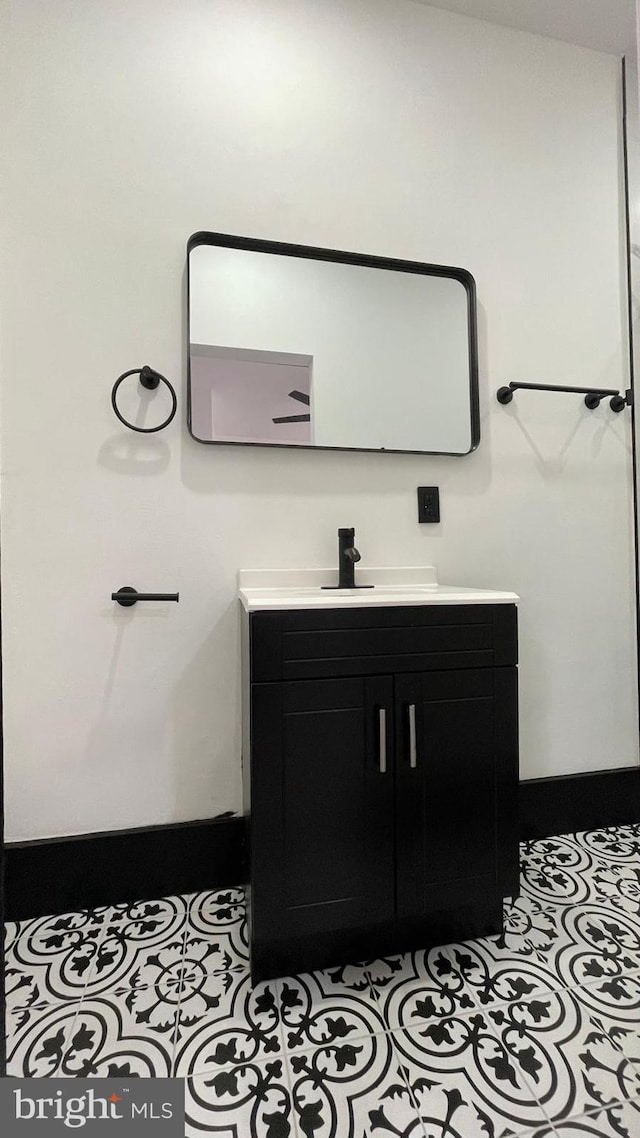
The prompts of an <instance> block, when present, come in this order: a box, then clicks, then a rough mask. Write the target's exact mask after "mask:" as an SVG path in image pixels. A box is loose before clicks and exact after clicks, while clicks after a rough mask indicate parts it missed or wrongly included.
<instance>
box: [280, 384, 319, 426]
mask: <svg viewBox="0 0 640 1138" xmlns="http://www.w3.org/2000/svg"><path fill="white" fill-rule="evenodd" d="M289 399H297V401H298V403H304V405H305V407H309V406H310V405H311V399H310V397H309V396H308V395H305V393H304V391H290V392H289ZM272 421H273V422H274V423H310V422H311V415H278V416H277V418H275V419H273V420H272Z"/></svg>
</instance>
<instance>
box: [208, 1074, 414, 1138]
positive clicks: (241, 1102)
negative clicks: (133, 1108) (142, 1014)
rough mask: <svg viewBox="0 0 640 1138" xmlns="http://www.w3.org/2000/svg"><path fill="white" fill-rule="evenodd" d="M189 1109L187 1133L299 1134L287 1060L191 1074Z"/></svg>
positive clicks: (266, 1137)
mask: <svg viewBox="0 0 640 1138" xmlns="http://www.w3.org/2000/svg"><path fill="white" fill-rule="evenodd" d="M185 1108H186V1127H185V1135H186V1138H196V1136H201V1135H202V1134H209V1133H212V1132H213V1133H215V1134H216V1135H219V1136H220V1138H240V1135H242V1138H245V1136H246V1138H258V1136H260V1138H290V1136H292V1138H293V1134H294V1130H293V1121H292V1114H293V1111H292V1105H291V1093H290V1091H289V1085H288V1080H287V1075H286V1069H285V1063H284V1060H283V1059H271V1060H269V1061H268V1062H266V1063H245V1064H243V1065H242V1066H241V1067H233V1068H231V1069H230V1070H226V1071H220V1072H217V1073H215V1072H212V1073H211V1074H207V1075H198V1076H196V1077H194V1078H191V1079H186V1080H185ZM420 1138H423V1136H422V1135H421V1136H420Z"/></svg>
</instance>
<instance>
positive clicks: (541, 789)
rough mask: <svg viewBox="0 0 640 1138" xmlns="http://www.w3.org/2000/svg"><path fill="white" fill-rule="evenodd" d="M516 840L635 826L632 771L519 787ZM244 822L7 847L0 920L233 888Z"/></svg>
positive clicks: (637, 779)
mask: <svg viewBox="0 0 640 1138" xmlns="http://www.w3.org/2000/svg"><path fill="white" fill-rule="evenodd" d="M519 803H520V830H519V833H520V838H521V840H522V841H527V840H529V841H531V840H533V839H535V838H546V837H551V836H553V835H554V834H570V833H574V832H575V831H576V830H596V829H601V828H603V827H605V826H619V825H623V824H624V823H628V822H640V767H624V768H623V769H621V770H614V771H596V772H595V773H594V774H580V775H567V776H559V777H557V778H538V779H531V780H529V781H527V782H521V783H520V799H519ZM243 834H244V824H243V820H242V818H239V817H236V816H235V815H222V816H221V817H218V818H206V819H204V820H203V821H199V822H182V823H179V824H177V825H173V826H146V827H143V828H141V829H136V830H114V831H112V832H110V833H102V834H81V835H80V836H78V837H73V838H50V839H43V840H42V841H35V842H10V843H9V844H8V845H7V846H5V866H6V869H5V874H6V920H8V921H21V920H26V919H27V918H29V917H40V916H48V915H49V914H53V913H69V912H74V911H76V910H79V909H91V908H94V907H96V906H100V905H114V904H117V903H118V902H123V901H145V900H151V899H154V898H157V897H170V896H172V895H175V894H179V893H197V892H199V891H201V890H207V889H216V888H225V887H226V886H231V885H240V884H241V883H242V882H243V881H244V880H245V874H244V865H243Z"/></svg>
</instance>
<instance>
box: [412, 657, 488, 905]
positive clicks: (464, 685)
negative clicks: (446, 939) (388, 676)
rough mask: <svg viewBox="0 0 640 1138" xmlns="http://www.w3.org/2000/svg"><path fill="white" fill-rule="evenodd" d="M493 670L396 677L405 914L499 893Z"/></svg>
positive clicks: (462, 903)
mask: <svg viewBox="0 0 640 1138" xmlns="http://www.w3.org/2000/svg"><path fill="white" fill-rule="evenodd" d="M501 670H502V669H501ZM494 674H495V669H493V668H482V669H468V670H466V669H465V670H464V671H459V672H457V671H450V672H427V673H417V674H416V675H413V676H398V677H396V681H395V693H396V778H397V801H398V818H397V896H398V914H399V916H418V915H420V914H421V913H423V912H427V911H429V910H433V909H439V908H453V907H456V906H458V905H466V904H468V903H469V902H473V901H479V900H480V899H481V898H482V897H483V896H485V897H486V896H490V895H491V893H492V892H495V890H496V888H497V885H496V869H497V863H496V857H497V855H496V840H497V819H496V762H497V760H496V724H495V719H496V712H497V708H496V697H495V685H494Z"/></svg>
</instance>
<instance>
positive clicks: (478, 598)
mask: <svg viewBox="0 0 640 1138" xmlns="http://www.w3.org/2000/svg"><path fill="white" fill-rule="evenodd" d="M336 577H337V574H336V570H335V569H334V568H332V569H282V570H279V569H266V570H261V569H241V570H240V572H239V574H238V596H239V598H240V601H241V603H242V605H243V607H244V608H245V609H246V611H247V612H259V611H261V610H265V609H307V608H308V609H320V608H372V607H379V606H381V605H386V606H391V605H434V604H436V605H460V604H471V605H481V604H486V605H495V604H514V602H516V601H517V600H518V596H517V594H516V593H512V592H506V591H504V590H494V589H474V588H470V587H469V586H467V585H460V586H458V585H440V584H438V578H437V573H436V570H435V568H434V567H433V566H432V565H421V566H416V565H411V566H394V567H381V566H379V567H371V568H362V569H360V568H359V569H358V575H357V582H358V584H359V585H373V586H374V587H373V588H369V589H329V590H327V589H326V588H323V586H326V585H334V584H335V582H336Z"/></svg>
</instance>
